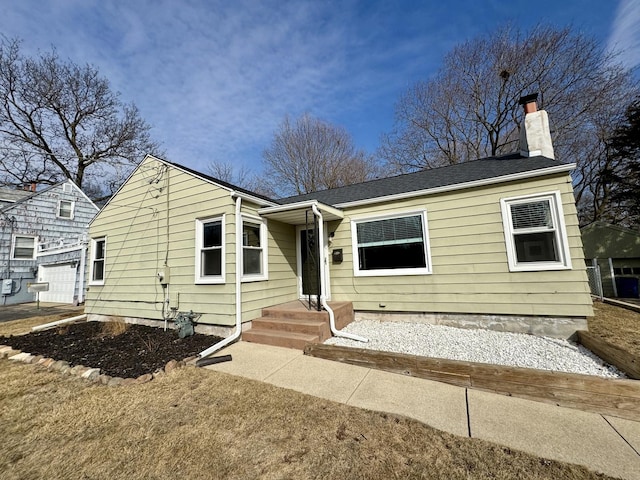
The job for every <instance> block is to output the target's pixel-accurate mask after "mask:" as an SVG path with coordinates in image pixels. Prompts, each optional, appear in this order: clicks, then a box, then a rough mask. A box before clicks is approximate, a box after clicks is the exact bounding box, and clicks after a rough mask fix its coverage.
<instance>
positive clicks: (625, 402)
mask: <svg viewBox="0 0 640 480" xmlns="http://www.w3.org/2000/svg"><path fill="white" fill-rule="evenodd" d="M304 353H305V355H310V356H314V357H319V358H324V359H327V360H334V361H338V362H343V363H349V364H351V365H358V366H361V367H367V368H375V369H377V370H384V371H387V372H392V373H399V374H402V375H408V376H411V377H417V378H425V379H428V380H436V381H438V382H444V383H449V384H452V385H457V386H460V387H467V388H474V389H478V390H485V391H489V392H494V393H500V394H503V395H508V396H514V397H520V398H525V399H529V400H536V401H542V402H546V403H552V404H554V405H558V406H562V407H570V408H576V409H579V410H585V411H589V412H595V413H600V414H606V415H612V416H616V417H623V418H628V419H631V420H636V421H640V382H638V381H635V380H626V379H607V378H601V377H594V376H591V375H578V374H573V373H563V372H552V371H548V370H536V369H530V368H519V367H505V366H502V365H491V364H485V363H472V362H462V361H458V360H447V359H440V358H429V357H419V356H417V355H407V354H401V353H390V352H380V351H376V350H367V349H363V348H351V347H341V346H337V345H323V344H311V345H307V346H306V347H305V349H304Z"/></svg>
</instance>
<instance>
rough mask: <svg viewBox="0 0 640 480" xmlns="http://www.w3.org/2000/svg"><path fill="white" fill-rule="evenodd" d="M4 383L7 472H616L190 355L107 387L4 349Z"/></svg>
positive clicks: (0, 433)
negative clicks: (230, 370)
mask: <svg viewBox="0 0 640 480" xmlns="http://www.w3.org/2000/svg"><path fill="white" fill-rule="evenodd" d="M48 321H51V319H50V318H47V319H41V321H40V322H41V323H45V322H48ZM33 324H34V320H33V319H32V320H28V321H16V322H7V323H5V324H0V335H2V334H6V333H8V332H9V331H13V332H15V333H20V332H22V333H25V332H26V331H28V330H29V329H30V327H31V326H32V325H33ZM0 385H2V388H1V389H0V412H1V413H0V418H1V421H0V438H2V442H0V472H2V478H3V480H13V479H26V478H56V479H81V478H82V479H85V478H86V479H88V478H91V479H115V480H118V479H131V480H137V479H149V478H153V479H165V478H166V479H175V478H188V479H212V478H213V479H216V478H225V479H226V478H229V479H254V478H264V479H280V478H305V479H306V478H349V479H360V478H362V479H364V478H367V479H368V478H371V479H373V478H375V479H379V478H385V479H386V478H390V479H392V478H403V479H404V478H409V479H410V478H429V479H512V478H528V479H595V478H599V479H603V478H610V477H606V476H602V475H597V474H595V473H592V472H590V471H588V470H587V469H585V468H583V467H580V466H576V465H570V464H565V463H561V462H556V461H549V460H544V459H541V458H539V457H535V456H532V455H528V454H525V453H522V452H518V451H514V450H511V449H509V448H506V447H502V446H499V445H496V444H492V443H489V442H485V441H482V440H478V439H469V438H462V437H456V436H455V435H451V434H448V433H445V432H441V431H438V430H435V429H433V428H431V427H428V426H426V425H424V424H421V423H420V422H417V421H414V420H410V419H406V418H402V417H398V416H394V415H387V414H381V413H375V412H370V411H366V410H362V409H357V408H354V407H350V406H347V405H342V404H338V403H334V402H330V401H327V400H323V399H319V398H315V397H311V396H307V395H303V394H300V393H297V392H293V391H290V390H286V389H281V388H277V387H274V386H271V385H268V384H264V383H260V382H256V381H252V380H248V379H243V378H238V377H233V376H230V375H225V374H223V373H218V372H213V371H209V370H202V369H196V368H193V367H189V368H185V369H181V370H177V371H174V372H171V373H170V374H169V375H167V376H165V377H161V378H158V379H156V380H154V381H153V382H150V383H147V384H144V385H136V386H128V387H117V388H112V387H105V386H101V385H95V384H91V383H89V382H86V381H84V380H81V379H78V378H75V377H69V376H64V375H61V374H59V373H53V372H48V371H44V370H41V369H39V368H37V367H34V366H30V365H22V364H15V363H13V362H9V361H8V360H0Z"/></svg>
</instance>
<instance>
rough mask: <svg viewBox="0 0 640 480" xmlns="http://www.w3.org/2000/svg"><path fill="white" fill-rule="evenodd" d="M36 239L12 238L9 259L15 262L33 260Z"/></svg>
mask: <svg viewBox="0 0 640 480" xmlns="http://www.w3.org/2000/svg"><path fill="white" fill-rule="evenodd" d="M36 238H37V237H30V236H23V235H16V236H15V237H13V249H12V252H11V258H13V259H16V260H33V259H34V258H35V252H36Z"/></svg>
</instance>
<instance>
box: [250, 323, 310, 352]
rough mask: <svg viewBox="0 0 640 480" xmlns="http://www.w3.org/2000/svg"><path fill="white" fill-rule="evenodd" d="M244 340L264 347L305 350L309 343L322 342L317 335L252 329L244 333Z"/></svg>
mask: <svg viewBox="0 0 640 480" xmlns="http://www.w3.org/2000/svg"><path fill="white" fill-rule="evenodd" d="M242 340H244V341H246V342H253V343H261V344H263V345H273V346H275V347H285V348H296V349H298V350H304V347H305V345H307V344H309V343H317V342H319V341H320V338H319V337H318V336H317V335H309V334H305V333H295V332H281V331H274V330H262V329H257V328H251V330H247V331H246V332H242Z"/></svg>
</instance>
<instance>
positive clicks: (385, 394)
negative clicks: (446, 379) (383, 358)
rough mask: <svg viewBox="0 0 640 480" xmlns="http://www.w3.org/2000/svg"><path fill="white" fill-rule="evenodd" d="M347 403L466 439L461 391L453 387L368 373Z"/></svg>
mask: <svg viewBox="0 0 640 480" xmlns="http://www.w3.org/2000/svg"><path fill="white" fill-rule="evenodd" d="M347 404H348V405H353V406H354V407H360V408H367V409H369V410H376V411H380V412H388V413H395V414H398V415H403V416H406V417H409V418H413V419H415V420H418V421H420V422H423V423H425V424H427V425H430V426H432V427H434V428H437V429H439V430H444V431H446V432H451V433H454V434H456V435H460V436H463V437H466V436H468V429H467V403H466V398H465V390H464V388H460V387H455V386H453V385H447V384H445V383H439V382H432V381H430V380H424V379H419V378H414V377H407V376H403V375H398V374H395V373H389V372H383V371H379V370H371V371H369V373H368V374H367V376H366V377H365V379H364V380H363V381H362V383H361V384H360V385H359V386H358V388H357V390H356V391H355V392H354V394H353V395H352V396H351V398H350V399H349V401H348V402H347Z"/></svg>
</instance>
